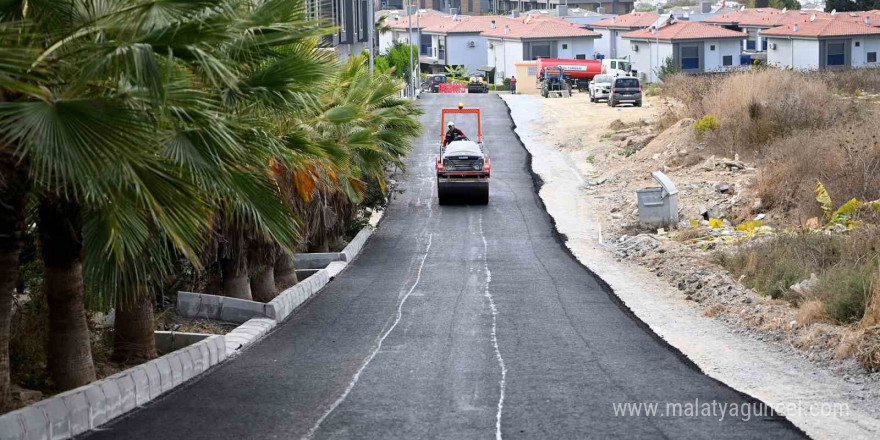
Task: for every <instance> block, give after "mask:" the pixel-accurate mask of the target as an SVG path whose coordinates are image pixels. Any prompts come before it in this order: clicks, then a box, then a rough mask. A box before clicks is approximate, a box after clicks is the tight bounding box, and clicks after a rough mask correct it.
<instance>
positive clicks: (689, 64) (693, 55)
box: [681, 46, 700, 70]
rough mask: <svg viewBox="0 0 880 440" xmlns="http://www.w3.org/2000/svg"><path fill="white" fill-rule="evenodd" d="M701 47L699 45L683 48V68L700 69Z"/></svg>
mask: <svg viewBox="0 0 880 440" xmlns="http://www.w3.org/2000/svg"><path fill="white" fill-rule="evenodd" d="M699 68H700V48H699V47H697V46H690V47H682V48H681V70H699Z"/></svg>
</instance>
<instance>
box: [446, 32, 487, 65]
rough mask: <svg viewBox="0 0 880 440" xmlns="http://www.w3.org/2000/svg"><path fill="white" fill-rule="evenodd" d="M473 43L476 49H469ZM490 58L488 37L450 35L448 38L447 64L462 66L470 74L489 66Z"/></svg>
mask: <svg viewBox="0 0 880 440" xmlns="http://www.w3.org/2000/svg"><path fill="white" fill-rule="evenodd" d="M471 41H473V42H474V47H468V43H469V42H471ZM488 56H489V51H488V50H487V43H486V37H482V36H480V35H479V34H449V35H448V36H447V37H446V59H447V64H452V65H462V66H465V68H467V71H468V72H469V73H474V72H476V71H477V68H478V67H482V66H485V65H486V64H488Z"/></svg>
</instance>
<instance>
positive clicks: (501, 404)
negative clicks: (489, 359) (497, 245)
mask: <svg viewBox="0 0 880 440" xmlns="http://www.w3.org/2000/svg"><path fill="white" fill-rule="evenodd" d="M480 237H482V239H483V269H484V271H485V272H486V289H485V290H484V292H483V295H484V296H485V297H486V298H487V299H488V300H489V309H490V310H491V311H492V345H493V346H494V348H495V359H496V360H497V361H498V366H499V367H500V368H501V380H499V381H498V385H499V388H500V394H499V396H498V412H497V413H496V414H495V440H501V413H502V411H503V410H504V390H505V388H506V387H507V367H506V366H505V365H504V358H503V357H501V349H500V348H499V347H498V333H497V331H496V330H497V324H498V319H497V316H498V308H497V307H495V299H494V298H492V293H491V292H490V291H489V284H491V283H492V271H491V270H489V243H488V242H487V241H486V234H484V233H483V217H482V216H481V217H480Z"/></svg>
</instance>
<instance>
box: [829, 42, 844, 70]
mask: <svg viewBox="0 0 880 440" xmlns="http://www.w3.org/2000/svg"><path fill="white" fill-rule="evenodd" d="M843 46H844V45H843V43H828V46H826V49H827V52H826V55H825V64H826V65H828V66H842V65H843V63H844V61H845V58H846V57H845V52H844V47H843Z"/></svg>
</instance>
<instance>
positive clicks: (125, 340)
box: [113, 286, 156, 363]
mask: <svg viewBox="0 0 880 440" xmlns="http://www.w3.org/2000/svg"><path fill="white" fill-rule="evenodd" d="M136 288H137V289H138V292H137V298H135V299H134V300H132V301H128V302H127V303H123V302H121V301H120V300H119V299H117V301H116V319H115V321H114V322H115V324H114V329H113V360H114V361H116V362H126V363H132V362H134V363H142V362H144V361H147V360H150V359H153V358H155V357H156V339H155V336H153V331H154V322H153V307H154V304H153V303H154V299H155V297H154V296H153V294H152V292H150V291H149V288H148V287H147V286H137V287H136Z"/></svg>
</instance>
